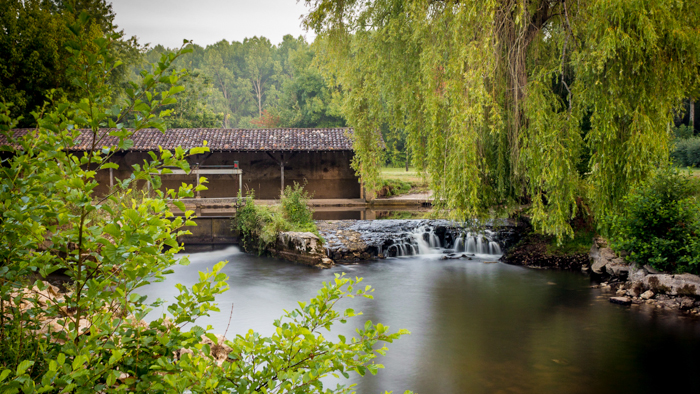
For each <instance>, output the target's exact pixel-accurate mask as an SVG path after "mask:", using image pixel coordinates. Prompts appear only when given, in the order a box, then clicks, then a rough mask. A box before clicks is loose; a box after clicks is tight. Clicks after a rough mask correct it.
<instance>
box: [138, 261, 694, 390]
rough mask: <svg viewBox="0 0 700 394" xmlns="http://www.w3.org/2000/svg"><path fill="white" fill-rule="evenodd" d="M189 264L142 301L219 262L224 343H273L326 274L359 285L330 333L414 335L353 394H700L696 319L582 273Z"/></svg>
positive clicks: (435, 266)
mask: <svg viewBox="0 0 700 394" xmlns="http://www.w3.org/2000/svg"><path fill="white" fill-rule="evenodd" d="M190 260H191V264H190V265H189V266H186V267H184V266H178V267H175V273H174V274H172V275H170V276H169V277H168V279H167V280H166V281H165V282H162V283H158V284H155V285H152V286H149V287H147V288H145V289H143V290H142V291H141V293H142V294H145V295H148V296H149V299H151V298H157V297H160V298H163V299H165V300H166V301H167V300H172V299H174V296H175V294H176V291H175V288H174V285H175V284H176V283H182V284H186V285H191V284H193V283H195V281H196V280H197V278H198V274H197V272H198V271H200V270H205V269H207V268H210V267H212V266H213V265H214V264H215V263H217V262H218V261H222V260H228V261H229V264H228V265H227V266H226V268H225V269H224V272H225V273H226V274H228V276H229V277H230V280H229V284H230V287H231V289H230V290H229V291H228V292H226V293H225V294H223V295H221V296H219V297H218V299H217V301H218V302H219V304H220V308H221V312H220V313H217V314H216V315H214V316H212V317H211V318H207V319H203V320H201V321H199V324H200V325H202V326H206V325H207V324H211V325H212V326H213V327H214V329H213V332H215V333H217V334H223V333H224V332H225V331H226V329H227V327H228V332H227V337H229V338H231V337H232V336H233V335H235V334H242V333H244V332H246V331H247V330H248V329H253V330H255V331H257V332H260V333H261V334H263V335H270V334H272V332H273V326H272V321H273V320H274V319H276V318H279V317H280V316H281V315H282V314H283V310H284V309H287V310H290V309H293V308H295V307H296V301H306V300H308V299H309V298H311V297H313V296H314V295H315V293H316V291H317V290H318V289H319V288H320V287H321V283H322V282H323V281H328V280H331V279H332V278H333V275H334V274H335V273H342V272H344V273H346V274H347V275H350V276H353V277H354V276H360V277H363V278H364V282H363V284H369V285H372V286H373V287H374V288H375V289H376V291H375V293H374V300H364V299H363V300H360V299H354V300H348V302H346V303H345V304H343V305H341V308H345V307H352V308H353V309H355V310H356V311H358V310H360V311H363V312H364V315H363V316H360V317H358V318H355V319H354V320H351V321H349V322H348V324H347V325H344V326H340V327H338V328H335V329H334V330H333V334H334V335H335V334H338V333H342V334H345V335H347V334H349V333H351V332H353V331H354V328H355V327H360V326H362V325H363V324H364V322H365V321H366V320H367V319H369V320H372V321H373V322H381V323H383V324H386V325H389V326H390V327H391V329H392V331H394V330H397V329H399V328H405V329H408V330H409V331H411V333H412V334H411V335H409V336H405V337H402V338H401V339H400V340H399V341H397V342H395V343H393V344H389V345H388V347H389V352H388V354H387V356H386V357H380V358H378V359H377V362H379V363H382V364H384V365H385V367H386V369H383V370H380V371H379V373H378V374H377V375H376V376H366V377H364V378H359V377H357V376H353V377H352V378H351V380H350V382H351V383H357V384H358V386H357V392H358V393H381V392H384V390H394V393H403V391H404V390H408V389H410V390H413V391H415V392H416V393H661V392H669V391H670V390H671V389H672V388H673V387H679V386H680V384H681V383H686V382H687V383H689V384H691V386H689V387H688V388H690V387H692V388H690V391H689V392H698V379H697V374H698V373H699V372H700V320H698V319H695V318H687V317H683V316H679V315H677V314H675V313H670V312H663V311H658V310H654V309H653V308H651V307H647V306H646V305H643V306H632V307H623V306H617V305H613V304H611V303H609V302H608V300H607V297H606V296H603V295H602V294H601V292H600V290H598V289H592V288H591V287H590V286H591V283H590V279H589V278H588V277H587V276H584V275H582V274H578V273H571V272H558V271H550V270H533V269H528V268H523V267H515V266H509V265H505V264H502V263H487V261H493V260H494V258H493V257H491V258H489V257H484V256H482V257H481V258H479V257H476V258H474V259H473V260H471V261H468V260H440V259H439V256H438V255H422V256H416V257H410V258H394V259H387V260H383V261H377V262H370V263H363V264H358V265H345V266H336V267H335V268H333V269H328V270H318V269H315V268H309V267H306V266H302V265H295V264H291V263H287V262H283V261H277V260H274V259H270V258H264V257H258V256H254V255H249V254H246V253H243V252H241V251H240V250H239V249H238V248H237V247H230V248H227V249H225V250H220V251H214V252H204V253H197V254H192V255H191V256H190ZM232 304H233V314H232V318H231V319H229V316H230V315H231V306H232ZM229 324H230V326H229ZM334 335H331V336H330V338H334ZM327 337H328V336H327ZM329 383H332V386H333V387H334V386H335V382H329ZM688 388H686V390H687V389H688ZM684 392H685V390H684Z"/></svg>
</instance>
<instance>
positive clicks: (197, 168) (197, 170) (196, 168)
mask: <svg viewBox="0 0 700 394" xmlns="http://www.w3.org/2000/svg"><path fill="white" fill-rule="evenodd" d="M194 170H195V172H196V174H197V184H196V186H197V187H198V186H199V163H197V167H195V169H194ZM197 198H202V196H201V195H200V194H199V190H197Z"/></svg>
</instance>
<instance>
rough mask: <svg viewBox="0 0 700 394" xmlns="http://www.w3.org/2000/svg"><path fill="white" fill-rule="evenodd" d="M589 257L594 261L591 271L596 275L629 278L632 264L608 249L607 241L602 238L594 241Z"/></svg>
mask: <svg viewBox="0 0 700 394" xmlns="http://www.w3.org/2000/svg"><path fill="white" fill-rule="evenodd" d="M589 255H590V257H591V259H592V260H593V264H592V265H591V271H593V272H594V273H596V274H607V275H611V276H615V277H623V278H626V277H627V276H629V273H630V264H628V263H627V262H626V261H625V259H624V258H622V257H618V256H617V255H616V254H615V252H613V251H612V249H610V248H608V247H607V243H606V242H605V240H603V239H601V238H596V239H594V240H593V245H591V251H590V253H589Z"/></svg>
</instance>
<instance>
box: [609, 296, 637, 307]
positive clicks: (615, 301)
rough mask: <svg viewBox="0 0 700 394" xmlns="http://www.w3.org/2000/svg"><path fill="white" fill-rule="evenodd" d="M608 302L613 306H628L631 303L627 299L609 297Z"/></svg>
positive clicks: (629, 299) (630, 300)
mask: <svg viewBox="0 0 700 394" xmlns="http://www.w3.org/2000/svg"><path fill="white" fill-rule="evenodd" d="M610 302H612V303H613V304H620V305H630V304H631V303H632V299H631V298H629V297H610Z"/></svg>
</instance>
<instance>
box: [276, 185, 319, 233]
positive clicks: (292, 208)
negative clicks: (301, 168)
mask: <svg viewBox="0 0 700 394" xmlns="http://www.w3.org/2000/svg"><path fill="white" fill-rule="evenodd" d="M310 198H311V197H309V193H308V192H307V191H306V190H304V187H303V186H301V185H300V184H299V183H297V182H294V186H293V187H292V186H287V187H285V188H284V192H283V193H282V198H281V199H280V205H281V206H282V215H283V216H284V218H285V219H287V220H289V221H290V222H291V223H293V224H295V225H298V226H307V225H309V224H313V211H312V210H311V209H309V199H310Z"/></svg>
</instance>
